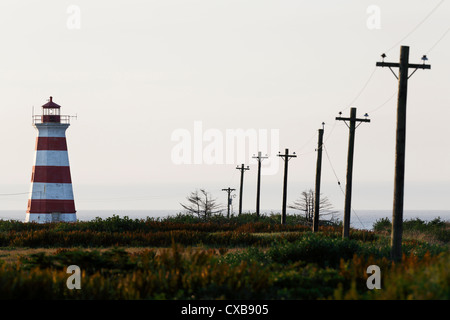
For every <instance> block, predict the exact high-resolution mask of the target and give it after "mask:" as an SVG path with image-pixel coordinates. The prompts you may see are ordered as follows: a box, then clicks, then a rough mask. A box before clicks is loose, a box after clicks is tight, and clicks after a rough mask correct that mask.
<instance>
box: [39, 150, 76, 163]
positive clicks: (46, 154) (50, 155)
mask: <svg viewBox="0 0 450 320" xmlns="http://www.w3.org/2000/svg"><path fill="white" fill-rule="evenodd" d="M35 156H36V159H35V166H60V167H68V166H69V154H68V153H67V151H66V150H64V151H59V150H58V151H57V150H36V155H35Z"/></svg>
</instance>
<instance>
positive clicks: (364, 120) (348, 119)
mask: <svg viewBox="0 0 450 320" xmlns="http://www.w3.org/2000/svg"><path fill="white" fill-rule="evenodd" d="M336 120H342V121H353V120H354V121H358V122H370V119H359V118H355V119H352V118H344V117H336Z"/></svg>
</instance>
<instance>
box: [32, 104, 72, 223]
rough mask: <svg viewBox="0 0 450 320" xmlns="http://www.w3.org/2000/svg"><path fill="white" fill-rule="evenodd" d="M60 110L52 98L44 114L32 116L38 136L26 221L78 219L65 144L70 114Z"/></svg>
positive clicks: (42, 221)
mask: <svg viewBox="0 0 450 320" xmlns="http://www.w3.org/2000/svg"><path fill="white" fill-rule="evenodd" d="M60 109H61V106H59V105H57V104H56V103H54V102H53V99H52V97H50V100H49V102H48V103H46V104H44V105H43V106H42V115H39V116H34V115H33V126H34V127H35V128H36V129H37V130H38V137H37V138H36V153H35V160H34V166H33V171H32V175H31V190H30V197H29V199H28V209H27V215H26V218H25V222H39V223H45V222H59V221H67V222H76V220H77V216H76V211H75V202H74V198H73V190H72V179H71V176H70V166H69V155H68V153H67V143H66V129H67V128H68V127H69V126H70V116H64V115H60Z"/></svg>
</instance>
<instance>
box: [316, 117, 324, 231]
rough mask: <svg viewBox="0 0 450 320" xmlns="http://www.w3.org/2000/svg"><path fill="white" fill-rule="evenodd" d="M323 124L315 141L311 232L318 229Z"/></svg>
mask: <svg viewBox="0 0 450 320" xmlns="http://www.w3.org/2000/svg"><path fill="white" fill-rule="evenodd" d="M324 125H325V123H322V129H319V141H318V142H317V164H316V191H315V194H314V196H315V199H314V219H313V232H317V231H319V214H320V212H319V211H320V177H321V174H322V145H323V132H324Z"/></svg>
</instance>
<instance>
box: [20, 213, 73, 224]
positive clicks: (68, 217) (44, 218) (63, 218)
mask: <svg viewBox="0 0 450 320" xmlns="http://www.w3.org/2000/svg"><path fill="white" fill-rule="evenodd" d="M25 222H36V223H48V222H77V215H76V213H59V212H57V213H27V215H26V217H25Z"/></svg>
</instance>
